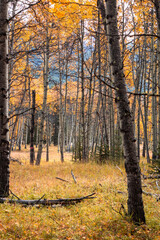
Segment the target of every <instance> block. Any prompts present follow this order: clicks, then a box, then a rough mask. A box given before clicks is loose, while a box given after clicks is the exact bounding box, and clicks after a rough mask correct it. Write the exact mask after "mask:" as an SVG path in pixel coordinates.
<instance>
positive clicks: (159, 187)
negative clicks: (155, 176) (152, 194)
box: [156, 180, 160, 190]
mask: <svg viewBox="0 0 160 240" xmlns="http://www.w3.org/2000/svg"><path fill="white" fill-rule="evenodd" d="M156 185H157V188H158V189H159V190H160V186H159V184H158V180H156Z"/></svg>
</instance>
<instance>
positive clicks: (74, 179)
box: [71, 170, 77, 183]
mask: <svg viewBox="0 0 160 240" xmlns="http://www.w3.org/2000/svg"><path fill="white" fill-rule="evenodd" d="M71 175H72V177H73V180H74V182H75V183H77V181H76V178H75V176H74V174H73V171H72V170H71Z"/></svg>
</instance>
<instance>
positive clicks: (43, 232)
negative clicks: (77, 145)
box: [0, 148, 160, 240]
mask: <svg viewBox="0 0 160 240" xmlns="http://www.w3.org/2000/svg"><path fill="white" fill-rule="evenodd" d="M12 156H13V157H14V158H18V159H19V160H21V161H22V162H23V163H24V165H19V164H18V163H11V165H10V172H11V173H10V188H11V190H12V191H13V192H14V193H15V194H16V195H18V196H19V197H20V198H22V199H38V198H40V197H41V196H42V195H43V194H45V198H47V199H56V198H63V197H64V198H68V197H80V196H85V195H88V194H90V193H92V192H96V198H95V199H91V200H84V201H83V202H81V203H78V204H76V205H71V206H67V207H60V206H59V207H57V208H52V207H41V206H34V207H23V206H19V205H9V204H7V203H6V204H1V205H0V212H1V215H0V216H1V218H0V239H8V240H10V239H11V240H12V239H15V240H17V239H26V240H29V239H31V240H38V239H39V240H40V239H49V240H50V239H55V240H58V239H60V240H63V239H72V240H81V239H95V240H98V239H99V240H101V239H109V240H110V239H114V240H116V239H117V240H118V239H144V240H147V239H148V240H149V239H150V240H158V239H160V238H159V236H160V221H159V202H157V201H156V200H155V199H154V198H151V197H149V196H144V205H145V212H146V219H147V224H146V225H142V226H140V227H137V226H135V225H134V224H133V223H131V222H130V221H129V219H128V218H127V217H125V216H124V212H123V211H121V214H122V216H121V215H120V214H119V213H118V212H119V211H120V208H121V204H123V205H124V207H125V208H126V201H127V195H126V194H125V193H126V192H127V190H126V183H125V181H124V176H125V172H124V169H123V168H122V167H121V169H122V171H123V173H124V176H123V175H122V174H121V172H120V171H119V170H118V168H116V167H115V166H113V165H111V164H109V165H104V166H99V165H97V164H95V163H92V164H91V163H89V164H78V163H73V162H71V161H69V160H70V159H71V155H70V154H66V155H65V160H66V161H65V163H64V164H61V163H60V156H59V154H58V153H57V149H55V148H52V149H51V152H50V162H49V163H46V162H45V153H44V155H43V156H42V164H41V166H39V167H37V166H30V165H29V153H28V150H24V151H21V152H13V154H12ZM71 170H73V172H74V174H75V176H76V178H77V182H78V183H77V184H75V183H74V181H73V179H72V176H71ZM56 177H60V178H63V179H66V180H68V181H69V183H65V182H62V181H60V180H57V179H56ZM118 191H121V192H124V194H119V193H118Z"/></svg>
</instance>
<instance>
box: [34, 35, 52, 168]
mask: <svg viewBox="0 0 160 240" xmlns="http://www.w3.org/2000/svg"><path fill="white" fill-rule="evenodd" d="M48 60H49V38H48V33H47V39H46V49H45V53H44V77H43V81H44V94H43V105H42V115H41V122H40V129H39V131H40V133H39V145H38V153H37V160H36V165H40V162H41V155H42V147H43V133H44V119H45V113H46V104H47V89H48Z"/></svg>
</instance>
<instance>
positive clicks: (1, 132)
mask: <svg viewBox="0 0 160 240" xmlns="http://www.w3.org/2000/svg"><path fill="white" fill-rule="evenodd" d="M7 17H8V16H7V0H1V1H0V196H2V197H4V196H8V195H9V127H8V59H7V54H8V44H7V42H8V40H7Z"/></svg>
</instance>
